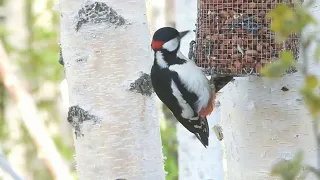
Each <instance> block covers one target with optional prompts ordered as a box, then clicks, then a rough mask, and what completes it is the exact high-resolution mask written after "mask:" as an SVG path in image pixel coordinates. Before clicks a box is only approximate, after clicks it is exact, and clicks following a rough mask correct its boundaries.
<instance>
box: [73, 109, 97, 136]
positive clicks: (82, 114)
mask: <svg viewBox="0 0 320 180" xmlns="http://www.w3.org/2000/svg"><path fill="white" fill-rule="evenodd" d="M67 119H68V122H69V123H70V124H71V125H72V127H73V128H74V130H75V132H74V133H75V135H76V138H78V137H81V136H83V135H84V134H82V132H81V126H82V123H83V122H84V121H92V122H94V123H97V122H98V120H99V118H98V117H97V116H94V115H91V114H89V112H88V111H85V110H84V109H82V108H80V107H79V106H78V105H77V106H71V107H70V108H69V112H68V118H67Z"/></svg>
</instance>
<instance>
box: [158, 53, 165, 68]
mask: <svg viewBox="0 0 320 180" xmlns="http://www.w3.org/2000/svg"><path fill="white" fill-rule="evenodd" d="M156 61H157V64H158V65H159V66H160V68H167V67H168V63H167V62H166V61H165V60H164V59H163V54H162V52H160V51H157V52H156Z"/></svg>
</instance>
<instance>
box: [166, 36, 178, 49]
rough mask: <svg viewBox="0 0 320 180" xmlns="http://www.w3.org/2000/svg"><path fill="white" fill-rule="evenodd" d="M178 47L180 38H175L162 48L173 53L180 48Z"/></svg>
mask: <svg viewBox="0 0 320 180" xmlns="http://www.w3.org/2000/svg"><path fill="white" fill-rule="evenodd" d="M178 46H179V40H178V38H174V39H171V40H170V41H168V42H166V43H164V44H163V45H162V48H163V49H166V50H167V51H169V52H172V51H174V50H176V49H177V48H178Z"/></svg>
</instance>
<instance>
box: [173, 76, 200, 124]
mask: <svg viewBox="0 0 320 180" xmlns="http://www.w3.org/2000/svg"><path fill="white" fill-rule="evenodd" d="M171 88H172V94H173V95H174V97H176V98H177V100H178V103H179V105H180V107H181V109H182V113H181V116H182V117H183V118H185V119H190V118H192V117H193V115H194V112H193V110H192V108H191V106H190V105H189V104H188V103H187V101H186V100H184V99H183V97H182V94H181V92H180V91H179V89H178V87H177V85H176V83H175V82H174V81H173V80H171Z"/></svg>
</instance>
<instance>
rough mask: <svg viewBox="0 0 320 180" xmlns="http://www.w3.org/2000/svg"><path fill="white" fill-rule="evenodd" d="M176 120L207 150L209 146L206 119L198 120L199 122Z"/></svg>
mask: <svg viewBox="0 0 320 180" xmlns="http://www.w3.org/2000/svg"><path fill="white" fill-rule="evenodd" d="M177 119H178V121H179V122H180V123H181V124H182V125H183V126H184V127H185V128H186V129H188V130H189V131H190V132H192V133H193V134H194V135H195V136H196V137H197V138H198V139H199V141H200V142H201V143H202V144H203V146H204V147H205V148H207V146H208V145H209V125H208V121H207V118H206V117H205V118H200V119H199V120H187V119H183V118H177Z"/></svg>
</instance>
